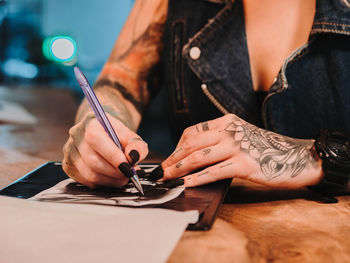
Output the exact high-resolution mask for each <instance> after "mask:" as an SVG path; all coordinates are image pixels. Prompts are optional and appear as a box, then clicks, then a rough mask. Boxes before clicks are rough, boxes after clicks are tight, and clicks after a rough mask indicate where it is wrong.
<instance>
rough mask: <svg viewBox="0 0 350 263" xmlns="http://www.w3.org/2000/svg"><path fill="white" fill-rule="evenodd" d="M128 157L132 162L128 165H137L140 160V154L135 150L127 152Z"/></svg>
mask: <svg viewBox="0 0 350 263" xmlns="http://www.w3.org/2000/svg"><path fill="white" fill-rule="evenodd" d="M129 156H130V158H131V160H132V161H131V163H130V165H134V164H135V163H137V161H138V160H140V154H139V152H138V151H136V150H131V151H130V152H129Z"/></svg>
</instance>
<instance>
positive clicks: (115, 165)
mask: <svg viewBox="0 0 350 263" xmlns="http://www.w3.org/2000/svg"><path fill="white" fill-rule="evenodd" d="M107 115H108V119H109V120H110V122H111V125H112V127H113V128H114V130H115V131H116V133H117V134H118V138H119V140H120V143H121V144H122V146H123V148H124V152H122V150H120V149H119V148H118V147H117V146H116V145H115V144H114V142H113V141H112V139H111V138H110V137H109V136H108V134H107V133H106V131H105V130H104V129H103V127H102V125H101V124H100V123H99V122H98V120H97V119H96V118H95V116H94V114H93V113H88V114H87V115H85V118H83V119H82V120H81V121H80V122H78V123H77V124H75V125H74V126H73V127H72V128H71V129H70V130H69V138H68V141H67V142H66V144H65V145H64V147H63V154H64V158H63V162H62V168H63V170H64V171H65V172H66V174H67V175H68V176H69V177H71V178H72V179H74V180H75V181H77V182H79V183H81V184H84V185H86V186H88V187H90V188H94V187H96V186H109V187H122V186H124V185H125V184H126V183H127V182H128V180H129V178H128V177H130V176H132V170H131V166H130V165H134V164H135V163H137V162H139V161H140V160H143V159H144V158H145V157H146V156H147V154H148V146H147V143H145V142H144V141H143V140H142V139H141V137H140V136H139V135H137V134H136V133H135V132H133V131H131V130H130V129H129V128H128V127H126V126H125V125H124V124H123V123H122V122H121V121H119V120H118V119H116V118H114V117H113V116H111V115H109V114H107Z"/></svg>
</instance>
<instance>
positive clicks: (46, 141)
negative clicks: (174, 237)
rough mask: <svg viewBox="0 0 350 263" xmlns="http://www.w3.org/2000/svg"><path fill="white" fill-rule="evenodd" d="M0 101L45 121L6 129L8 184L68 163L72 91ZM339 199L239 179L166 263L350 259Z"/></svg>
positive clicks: (0, 129)
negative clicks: (43, 167)
mask: <svg viewBox="0 0 350 263" xmlns="http://www.w3.org/2000/svg"><path fill="white" fill-rule="evenodd" d="M0 99H5V100H8V101H12V102H17V103H20V104H21V105H22V106H24V107H25V108H27V109H28V110H29V111H30V112H31V113H32V114H34V115H35V116H36V117H37V118H38V119H39V123H38V124H37V125H12V124H6V123H1V124H0V169H1V174H0V187H4V186H5V185H7V184H9V183H11V182H12V181H14V180H16V179H17V178H19V177H21V176H23V175H25V174H26V173H27V172H29V171H31V170H32V169H34V168H35V167H37V166H38V165H40V164H42V163H44V162H46V161H52V160H55V161H57V160H61V159H62V146H63V144H64V142H65V141H66V139H67V136H68V130H69V128H70V127H71V125H72V124H73V119H74V114H75V111H76V109H77V101H76V100H75V99H74V97H73V96H72V94H71V93H69V92H68V91H66V90H63V89H52V88H47V87H44V88H24V87H23V88H19V87H18V88H13V87H11V88H10V87H0ZM154 161H156V160H155V159H152V162H154ZM337 198H338V200H339V202H338V203H335V204H322V203H319V202H317V201H315V199H316V198H315V195H314V194H313V193H311V192H310V191H309V190H307V189H302V190H298V191H291V190H283V189H282V190H274V189H270V188H267V187H263V186H260V185H256V184H253V183H250V182H244V181H239V180H233V182H232V185H231V188H230V190H229V192H228V194H227V197H226V199H225V202H224V204H223V205H222V207H221V209H220V210H219V214H218V218H217V220H216V221H215V223H214V225H213V228H212V229H211V230H210V231H186V232H185V233H184V235H183V236H182V238H181V240H180V242H179V243H178V244H177V246H176V248H175V249H174V251H173V253H172V254H171V256H170V258H169V260H168V262H171V263H173V262H174V263H175V262H259V263H260V262H350V197H349V196H339V197H337ZM155 253H156V252H155ZM145 262H147V260H145Z"/></svg>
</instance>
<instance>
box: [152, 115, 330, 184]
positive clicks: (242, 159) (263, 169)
mask: <svg viewBox="0 0 350 263" xmlns="http://www.w3.org/2000/svg"><path fill="white" fill-rule="evenodd" d="M313 143H314V141H313V140H301V139H294V138H290V137H287V136H283V135H280V134H277V133H274V132H271V131H268V130H264V129H261V128H258V127H256V126H254V125H252V124H250V123H247V122H246V121H244V120H242V119H241V118H239V117H237V116H236V115H234V114H227V115H225V116H223V117H220V118H218V119H215V120H211V121H207V122H203V123H199V124H197V125H194V126H191V127H189V128H187V129H186V130H185V131H184V132H183V134H182V137H181V139H180V141H179V143H178V145H177V147H176V149H175V151H174V152H173V153H172V155H171V156H170V157H168V158H167V159H166V160H165V161H164V162H163V163H162V164H161V166H160V167H159V168H158V169H156V170H155V171H154V172H153V173H151V177H153V179H160V178H162V180H169V179H175V178H179V177H183V179H184V185H185V186H186V187H192V186H198V185H202V184H207V183H211V182H214V181H218V180H221V179H226V178H233V177H238V178H242V179H246V180H250V181H253V182H256V183H260V184H265V185H271V186H276V187H288V188H299V187H303V186H307V185H314V184H317V183H318V182H319V181H320V180H321V179H322V176H323V175H322V169H321V160H320V159H319V158H318V156H317V154H316V153H315V150H314V147H313ZM203 167H205V168H204V169H203V170H200V171H198V169H200V168H203ZM196 170H197V171H196Z"/></svg>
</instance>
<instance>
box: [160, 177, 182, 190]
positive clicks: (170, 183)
mask: <svg viewBox="0 0 350 263" xmlns="http://www.w3.org/2000/svg"><path fill="white" fill-rule="evenodd" d="M184 184H185V180H184V179H182V178H180V179H175V180H171V181H167V182H165V184H164V185H165V186H166V187H167V188H174V187H177V186H180V185H184Z"/></svg>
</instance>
